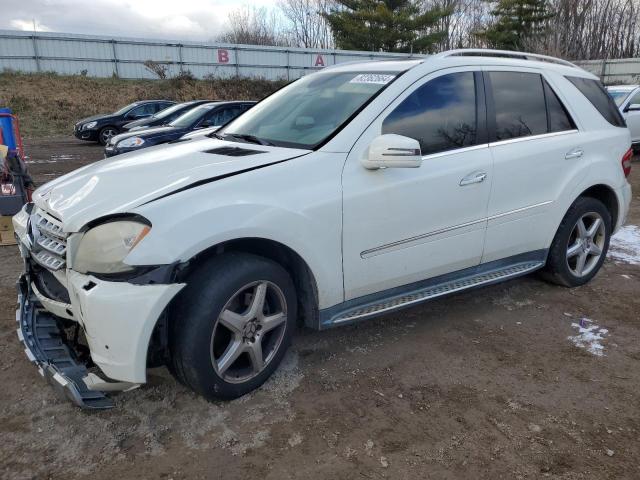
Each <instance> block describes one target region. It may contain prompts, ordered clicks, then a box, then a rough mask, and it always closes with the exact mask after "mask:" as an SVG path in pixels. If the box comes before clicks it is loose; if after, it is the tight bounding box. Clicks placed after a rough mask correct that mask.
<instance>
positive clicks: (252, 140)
mask: <svg viewBox="0 0 640 480" xmlns="http://www.w3.org/2000/svg"><path fill="white" fill-rule="evenodd" d="M227 137H233V138H239V139H240V140H244V141H245V142H248V143H257V144H258V145H267V146H270V147H273V146H275V145H274V144H273V143H271V142H269V141H267V140H264V139H263V138H260V137H256V136H255V135H249V134H247V133H227V134H226V135H225V136H224V138H227Z"/></svg>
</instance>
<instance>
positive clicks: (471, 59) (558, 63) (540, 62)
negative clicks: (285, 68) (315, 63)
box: [326, 49, 597, 79]
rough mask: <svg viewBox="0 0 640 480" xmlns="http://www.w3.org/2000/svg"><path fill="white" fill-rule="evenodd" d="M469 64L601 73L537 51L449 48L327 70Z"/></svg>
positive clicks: (392, 68) (373, 69)
mask: <svg viewBox="0 0 640 480" xmlns="http://www.w3.org/2000/svg"><path fill="white" fill-rule="evenodd" d="M467 65H479V66H480V65H482V66H484V65H492V66H494V65H495V66H507V67H532V68H540V69H545V70H554V71H557V72H559V73H561V74H564V75H567V74H571V75H576V76H581V77H588V78H594V79H597V77H596V76H595V75H593V74H592V73H590V72H587V71H586V70H583V69H582V68H580V67H579V66H577V65H574V64H573V63H571V62H568V61H566V60H562V59H560V58H555V57H550V56H546V55H538V54H535V53H527V52H512V51H506V50H490V49H460V50H448V51H445V52H442V53H438V54H436V55H430V56H427V57H424V58H421V59H417V60H384V61H366V62H350V63H341V64H337V65H335V66H332V67H328V68H327V69H326V70H331V71H334V72H341V71H342V72H351V71H358V72H368V71H370V72H374V71H375V72H385V71H389V72H399V71H405V70H409V69H412V68H425V70H429V71H432V70H435V69H437V68H447V67H457V66H467Z"/></svg>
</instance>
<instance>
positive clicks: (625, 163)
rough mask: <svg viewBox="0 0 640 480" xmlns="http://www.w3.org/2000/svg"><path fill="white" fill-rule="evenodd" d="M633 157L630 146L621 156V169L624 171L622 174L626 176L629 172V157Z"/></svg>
mask: <svg viewBox="0 0 640 480" xmlns="http://www.w3.org/2000/svg"><path fill="white" fill-rule="evenodd" d="M632 158H633V149H632V148H630V149H629V150H627V153H625V154H624V155H623V157H622V171H623V172H624V176H625V177H628V176H629V174H630V173H631V159H632Z"/></svg>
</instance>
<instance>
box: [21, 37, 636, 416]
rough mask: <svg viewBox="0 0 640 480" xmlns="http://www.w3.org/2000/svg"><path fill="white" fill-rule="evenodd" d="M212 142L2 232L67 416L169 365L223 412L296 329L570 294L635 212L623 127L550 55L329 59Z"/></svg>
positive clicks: (57, 185) (36, 349) (154, 160)
mask: <svg viewBox="0 0 640 480" xmlns="http://www.w3.org/2000/svg"><path fill="white" fill-rule="evenodd" d="M214 135H215V138H207V137H204V138H200V139H194V140H189V141H181V142H177V143H175V144H172V145H168V146H161V147H151V148H148V149H145V150H144V151H142V152H135V153H128V154H124V155H121V156H119V157H117V158H114V159H108V160H104V161H101V162H98V163H95V164H93V165H89V166H86V167H84V168H81V169H79V170H77V171H75V172H72V173H70V174H68V175H65V176H63V177H60V178H58V179H56V180H54V181H52V182H50V183H48V184H46V185H44V186H42V187H41V188H39V189H38V190H37V191H36V192H35V194H34V203H33V204H29V205H27V206H26V207H25V209H24V210H23V211H22V212H21V213H19V214H18V215H17V216H16V217H14V225H15V230H16V233H17V236H18V237H19V244H20V251H21V254H22V256H23V257H24V261H25V274H24V275H23V276H22V278H21V280H20V282H19V285H20V292H21V293H20V297H19V305H20V308H19V311H18V320H19V322H20V330H19V335H20V337H21V339H22V340H23V341H24V343H25V345H26V347H27V354H28V355H29V357H30V358H31V360H32V361H33V362H35V363H36V364H37V365H38V366H39V367H40V369H41V372H42V373H43V375H45V376H46V377H47V378H48V379H50V381H51V382H52V383H53V384H54V385H55V386H57V387H58V388H59V389H60V390H62V391H63V392H65V393H66V394H67V395H68V396H69V398H71V399H72V400H73V401H74V402H76V403H77V404H78V405H81V406H84V407H93V408H101V407H108V406H110V402H111V400H110V399H109V398H108V396H105V395H104V392H106V391H112V390H124V389H128V388H132V387H134V386H136V385H138V384H142V383H144V382H145V381H146V380H147V376H146V370H147V367H149V366H154V365H160V364H163V363H164V364H166V365H168V367H169V368H170V370H171V371H172V372H173V374H174V375H175V376H176V377H177V378H178V379H179V380H180V381H181V382H183V383H184V384H186V385H188V386H189V387H191V388H192V389H193V390H195V391H196V392H198V393H200V394H201V395H203V396H204V397H206V398H208V399H212V398H227V399H228V398H234V397H238V396H240V395H243V394H245V393H247V392H249V391H251V390H252V389H255V388H256V387H258V386H259V385H261V384H262V383H263V382H264V381H265V380H266V379H267V378H268V377H269V375H271V374H272V373H273V371H274V370H275V369H276V368H277V366H278V363H279V362H280V360H281V359H282V358H283V355H284V353H285V351H286V349H287V347H288V346H289V344H290V341H291V336H292V333H293V331H294V329H295V326H296V324H298V323H302V324H305V325H307V326H309V327H311V328H316V329H325V328H329V327H334V326H338V325H344V324H348V323H352V322H356V321H360V320H364V319H368V318H371V317H374V316H376V315H379V314H383V313H386V312H391V311H394V310H398V309H401V308H404V307H408V306H410V305H415V304H417V303H420V302H423V301H426V300H429V299H432V298H435V297H440V296H442V295H445V294H448V293H453V292H458V291H461V290H465V289H469V288H474V287H479V286H483V285H489V284H492V283H496V282H499V281H503V280H507V279H512V278H514V277H517V276H520V275H524V274H527V273H529V272H533V271H535V270H539V269H540V270H542V271H543V272H544V275H545V277H546V278H547V279H549V280H551V281H553V282H555V283H558V284H560V285H565V286H568V287H572V286H576V285H582V284H584V283H586V282H588V281H589V280H590V279H591V278H593V276H594V275H595V274H596V272H597V271H598V270H599V269H600V267H601V265H602V263H603V261H604V259H605V255H606V252H607V248H608V245H609V239H610V237H611V235H612V233H613V232H615V231H616V230H617V229H618V228H619V227H620V226H621V225H622V223H623V222H624V220H625V216H626V215H627V211H628V208H629V202H630V198H631V189H630V186H629V183H628V182H627V180H626V176H627V175H628V174H629V170H630V168H631V164H630V158H631V153H630V148H629V147H630V145H631V139H630V137H629V131H628V130H627V129H626V128H625V124H624V120H623V118H622V117H621V115H620V112H619V111H618V109H617V108H616V106H615V105H614V103H613V101H612V100H611V99H610V97H609V96H608V95H607V94H606V92H605V90H604V88H603V87H602V86H601V84H600V83H599V82H598V79H597V78H596V77H595V76H593V75H592V74H590V73H587V72H585V71H584V70H581V69H580V68H578V67H576V66H574V65H572V64H570V63H568V62H565V61H562V60H557V59H553V58H549V57H540V56H535V55H529V54H513V53H512V52H500V51H483V50H480V51H475V50H459V51H449V52H444V53H441V54H438V55H434V56H430V57H428V58H424V59H420V60H407V61H384V62H371V63H354V64H347V65H343V66H340V65H338V66H335V67H331V68H326V69H324V70H322V71H320V72H318V73H314V74H312V75H309V76H307V77H304V78H302V79H301V80H298V81H296V82H294V83H292V84H290V85H289V86H287V87H286V88H283V89H281V90H279V91H278V92H276V93H275V94H273V95H271V96H270V97H268V98H267V99H265V100H264V101H262V102H260V103H259V104H257V105H256V106H255V107H254V108H253V109H251V110H250V111H249V112H247V113H245V114H244V115H242V116H241V117H239V118H238V119H236V120H234V121H233V122H231V123H230V124H228V125H226V126H225V127H223V128H222V129H220V131H218V132H216V133H215V134H214ZM74 327H76V329H75V331H74ZM61 329H62V331H63V332H66V336H63V337H62V338H61V336H60V331H61ZM78 333H79V335H77V336H78V337H79V338H80V339H81V340H79V341H80V342H82V341H83V340H82V338H83V337H84V338H85V339H86V340H84V341H86V343H87V345H88V351H89V352H90V357H91V358H90V360H91V363H90V365H95V366H96V367H97V368H92V370H91V371H88V370H87V369H86V365H85V364H84V363H83V362H81V361H80V360H81V359H82V360H87V359H86V358H83V357H82V356H78V355H75V354H74V353H73V352H74V350H76V349H77V342H76V341H75V340H74V339H75V336H76V334H78ZM63 339H66V340H64V341H63ZM80 351H82V350H80ZM85 357H86V355H85ZM85 363H86V362H85Z"/></svg>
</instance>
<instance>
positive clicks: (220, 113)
mask: <svg viewBox="0 0 640 480" xmlns="http://www.w3.org/2000/svg"><path fill="white" fill-rule="evenodd" d="M242 111H243V110H242V107H240V106H235V107H228V108H219V109H218V110H216V111H215V112H214V113H213V114H210V115H208V116H207V117H206V118H205V120H204V121H205V122H206V123H207V126H210V127H218V126H220V125H224V124H225V123H227V122H230V121H231V120H233V119H234V118H236V117H237V116H238V115H240V114H241V113H242Z"/></svg>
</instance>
